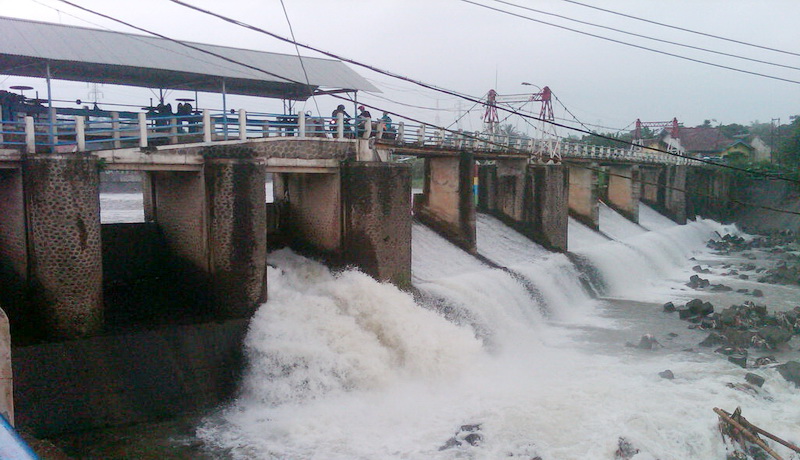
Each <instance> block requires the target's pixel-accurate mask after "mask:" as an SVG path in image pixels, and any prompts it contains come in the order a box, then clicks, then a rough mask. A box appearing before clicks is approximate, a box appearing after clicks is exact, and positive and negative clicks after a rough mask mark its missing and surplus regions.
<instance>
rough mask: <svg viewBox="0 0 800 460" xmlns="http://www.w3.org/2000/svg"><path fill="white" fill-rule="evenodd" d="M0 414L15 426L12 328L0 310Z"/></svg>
mask: <svg viewBox="0 0 800 460" xmlns="http://www.w3.org/2000/svg"><path fill="white" fill-rule="evenodd" d="M0 415H3V417H5V418H6V420H8V423H10V424H11V426H14V376H13V374H12V368H11V329H10V327H9V325H8V317H7V316H6V314H5V312H4V311H3V310H0Z"/></svg>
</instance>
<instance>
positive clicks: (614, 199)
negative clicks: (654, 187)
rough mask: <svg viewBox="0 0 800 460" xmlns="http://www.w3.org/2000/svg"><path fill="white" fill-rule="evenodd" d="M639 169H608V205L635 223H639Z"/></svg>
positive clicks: (623, 166)
mask: <svg viewBox="0 0 800 460" xmlns="http://www.w3.org/2000/svg"><path fill="white" fill-rule="evenodd" d="M639 195H640V191H639V167H638V166H627V165H612V166H609V167H608V205H609V206H611V207H612V208H614V209H615V210H616V211H617V212H619V213H620V214H622V215H623V216H625V217H626V218H628V219H629V220H630V221H632V222H634V223H637V224H638V223H639Z"/></svg>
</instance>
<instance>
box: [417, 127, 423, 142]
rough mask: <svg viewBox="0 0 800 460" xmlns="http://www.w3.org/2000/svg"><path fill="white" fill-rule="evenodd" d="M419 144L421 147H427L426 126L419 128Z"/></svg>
mask: <svg viewBox="0 0 800 460" xmlns="http://www.w3.org/2000/svg"><path fill="white" fill-rule="evenodd" d="M417 142H418V143H419V145H425V125H420V126H419V128H417Z"/></svg>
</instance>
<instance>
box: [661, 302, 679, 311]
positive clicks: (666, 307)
mask: <svg viewBox="0 0 800 460" xmlns="http://www.w3.org/2000/svg"><path fill="white" fill-rule="evenodd" d="M663 308H664V313H673V312H675V311H676V310H677V309H676V308H675V304H674V303H672V302H667V303H665V304H664V307H663Z"/></svg>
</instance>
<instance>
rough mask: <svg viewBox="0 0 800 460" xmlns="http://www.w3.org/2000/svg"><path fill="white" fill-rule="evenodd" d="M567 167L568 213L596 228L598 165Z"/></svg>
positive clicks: (597, 226)
mask: <svg viewBox="0 0 800 460" xmlns="http://www.w3.org/2000/svg"><path fill="white" fill-rule="evenodd" d="M587 166H588V167H586V168H584V167H581V166H580V165H571V166H570V167H569V213H570V215H572V216H573V217H574V218H575V219H577V220H579V221H580V222H582V223H583V224H585V225H587V226H589V227H590V228H593V229H595V230H597V229H598V228H600V206H599V188H598V187H599V182H598V173H597V170H598V169H599V165H597V164H594V163H593V164H590V165H587Z"/></svg>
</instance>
